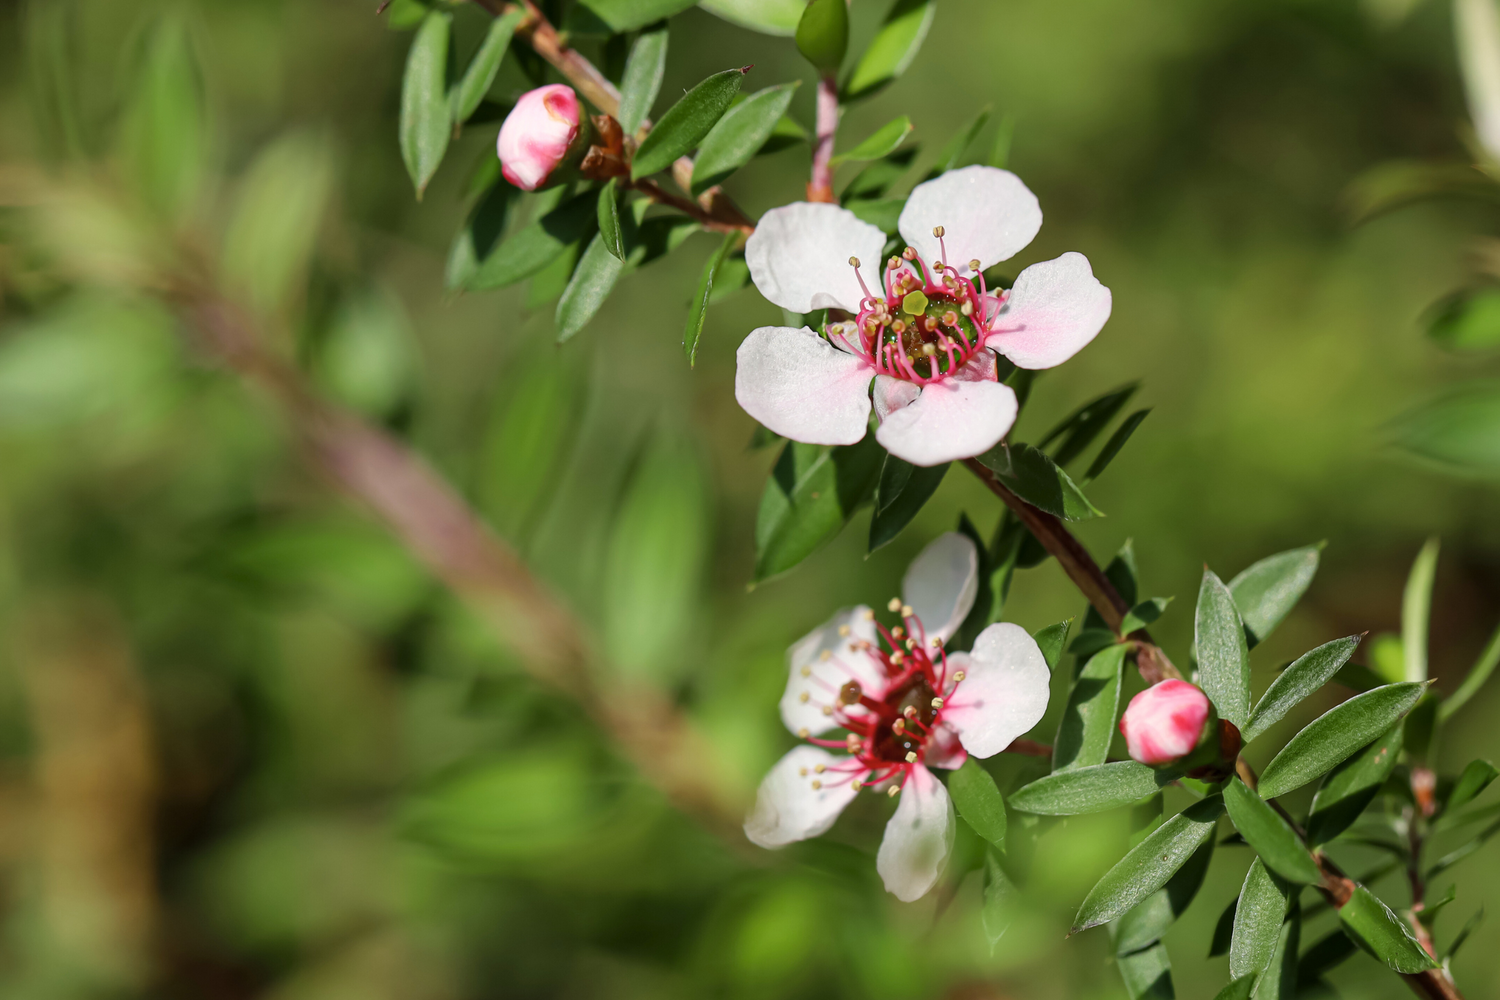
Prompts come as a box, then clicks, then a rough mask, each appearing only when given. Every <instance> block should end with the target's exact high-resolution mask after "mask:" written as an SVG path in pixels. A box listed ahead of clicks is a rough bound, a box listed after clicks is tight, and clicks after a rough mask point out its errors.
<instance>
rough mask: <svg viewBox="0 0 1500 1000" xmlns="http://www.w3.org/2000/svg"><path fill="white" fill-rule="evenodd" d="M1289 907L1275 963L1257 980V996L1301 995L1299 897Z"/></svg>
mask: <svg viewBox="0 0 1500 1000" xmlns="http://www.w3.org/2000/svg"><path fill="white" fill-rule="evenodd" d="M1289 909H1290V910H1291V914H1290V915H1289V916H1288V917H1287V919H1286V922H1285V923H1283V924H1282V925H1281V934H1280V936H1278V937H1277V939H1276V950H1275V951H1274V952H1273V953H1272V954H1271V963H1270V965H1269V966H1267V968H1266V971H1265V972H1263V973H1262V974H1261V975H1260V978H1259V979H1258V980H1257V982H1256V987H1255V1000H1295V998H1296V996H1297V950H1298V949H1299V948H1300V947H1301V942H1302V913H1301V908H1300V907H1299V906H1298V905H1297V899H1296V897H1293V899H1292V901H1291V905H1290V906H1289Z"/></svg>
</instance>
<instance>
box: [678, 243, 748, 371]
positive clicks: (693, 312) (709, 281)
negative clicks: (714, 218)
mask: <svg viewBox="0 0 1500 1000" xmlns="http://www.w3.org/2000/svg"><path fill="white" fill-rule="evenodd" d="M739 237H740V234H739V233H725V234H724V239H723V240H722V241H720V243H719V248H718V249H717V250H715V251H714V252H713V255H712V256H710V257H709V258H708V260H707V261H705V262H704V264H703V273H702V274H701V275H699V276H698V290H697V291H696V292H695V293H694V294H693V305H692V308H691V309H689V310H688V319H687V327H686V329H684V330H683V333H682V350H683V353H684V354H686V355H687V359H688V367H689V368H691V367H692V366H693V365H694V363H696V362H697V360H698V338H699V337H701V336H702V335H703V320H704V319H705V318H706V317H707V316H708V303H709V300H710V299H712V298H713V292H714V278H715V277H716V276H717V275H718V273H719V268H720V267H721V266H723V264H724V259H725V258H726V257H728V256H729V251H731V250H733V249H734V245H735V243H737V242H739Z"/></svg>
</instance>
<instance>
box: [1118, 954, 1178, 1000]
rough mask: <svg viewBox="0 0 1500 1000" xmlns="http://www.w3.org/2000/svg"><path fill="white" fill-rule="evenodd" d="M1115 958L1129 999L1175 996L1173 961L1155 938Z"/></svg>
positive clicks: (1169, 999) (1166, 999)
mask: <svg viewBox="0 0 1500 1000" xmlns="http://www.w3.org/2000/svg"><path fill="white" fill-rule="evenodd" d="M1115 962H1116V964H1117V965H1118V966H1119V967H1120V979H1121V980H1123V981H1124V983H1125V992H1126V993H1128V994H1129V995H1130V1000H1174V998H1175V997H1176V996H1177V993H1176V991H1175V990H1174V989H1173V987H1172V961H1171V959H1170V958H1169V957H1168V955H1167V946H1166V945H1164V944H1162V943H1160V942H1157V943H1156V944H1153V945H1151V946H1150V947H1148V948H1142V949H1140V950H1139V951H1132V952H1129V953H1127V954H1123V955H1120V956H1119V957H1118V958H1116V959H1115Z"/></svg>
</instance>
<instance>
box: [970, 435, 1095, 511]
mask: <svg viewBox="0 0 1500 1000" xmlns="http://www.w3.org/2000/svg"><path fill="white" fill-rule="evenodd" d="M979 461H980V462H981V463H983V464H984V466H985V467H986V468H988V469H990V470H991V471H993V472H994V473H995V475H997V476H999V477H1000V481H1001V482H1002V483H1004V484H1005V486H1006V488H1008V489H1009V490H1011V492H1013V493H1015V494H1016V495H1017V496H1019V497H1020V498H1021V499H1022V500H1025V501H1026V502H1027V503H1029V504H1031V505H1032V506H1033V507H1036V508H1037V509H1039V510H1044V511H1046V512H1047V513H1048V514H1052V515H1053V516H1055V517H1060V518H1063V519H1064V520H1067V521H1083V520H1087V519H1088V518H1091V517H1098V516H1099V510H1098V509H1097V508H1096V507H1095V506H1094V505H1093V504H1091V503H1089V499H1088V497H1086V496H1084V495H1083V491H1082V490H1080V489H1079V488H1078V486H1077V485H1076V484H1074V482H1073V480H1072V479H1070V478H1069V477H1068V474H1067V473H1066V472H1064V471H1063V470H1062V469H1061V468H1059V467H1058V465H1057V463H1056V462H1054V461H1052V459H1051V458H1050V457H1049V456H1048V455H1047V453H1046V452H1044V451H1042V450H1041V449H1039V448H1033V447H1032V446H1031V445H1029V444H1013V445H1007V444H1005V443H1003V442H1002V443H1001V444H999V445H996V446H995V447H994V448H992V449H991V450H989V451H987V452H985V453H984V454H983V455H980V456H979Z"/></svg>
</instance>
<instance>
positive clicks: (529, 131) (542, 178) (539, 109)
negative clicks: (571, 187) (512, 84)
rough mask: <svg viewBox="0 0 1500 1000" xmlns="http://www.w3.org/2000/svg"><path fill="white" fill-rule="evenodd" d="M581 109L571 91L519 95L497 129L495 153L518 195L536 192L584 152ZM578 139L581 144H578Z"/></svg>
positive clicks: (557, 88)
mask: <svg viewBox="0 0 1500 1000" xmlns="http://www.w3.org/2000/svg"><path fill="white" fill-rule="evenodd" d="M586 124H587V123H586V121H585V119H584V117H583V107H582V105H580V104H579V103H578V95H577V94H575V93H573V88H572V87H568V86H564V85H563V84H560V83H553V84H548V85H547V86H545V87H538V88H536V89H535V90H528V91H527V92H526V93H524V94H522V95H521V99H520V100H518V101H517V102H516V106H515V107H514V108H512V109H511V112H510V114H509V115H507V116H506V118H505V123H504V124H502V125H501V126H500V137H499V138H498V139H497V140H496V141H495V151H496V152H497V153H498V154H499V155H500V173H501V174H503V175H504V177H505V179H506V180H508V181H510V182H511V183H512V184H514V185H515V186H516V187H518V188H520V189H521V190H523V191H535V190H536V189H537V188H539V187H541V186H543V185H544V184H546V183H547V182H548V181H549V180H551V179H553V177H554V175H556V174H557V171H558V167H560V166H562V165H563V164H564V163H565V162H567V161H568V160H570V159H572V158H573V157H574V156H575V155H578V156H581V155H582V153H583V151H584V149H585V148H586V147H587V145H588V143H587V135H586V133H587V131H588V129H587V127H586ZM580 137H582V141H580Z"/></svg>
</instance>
